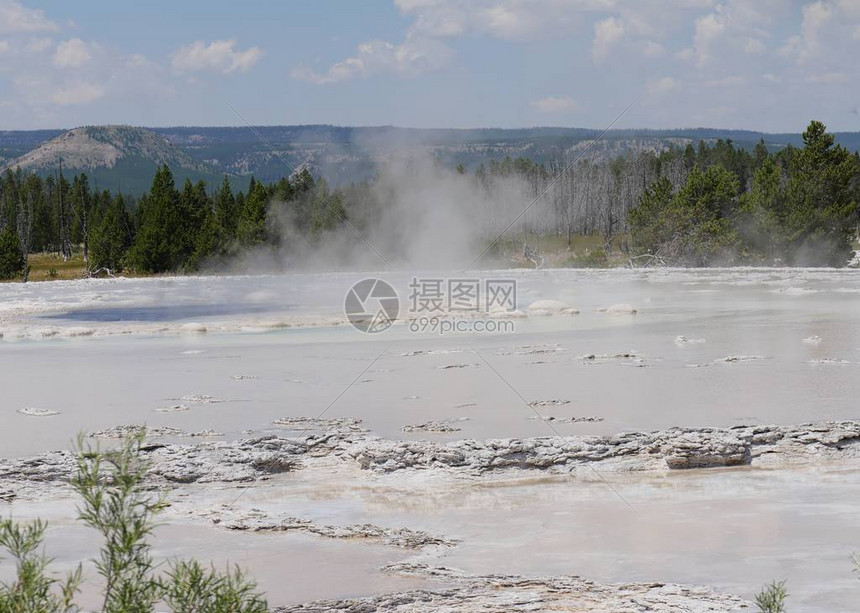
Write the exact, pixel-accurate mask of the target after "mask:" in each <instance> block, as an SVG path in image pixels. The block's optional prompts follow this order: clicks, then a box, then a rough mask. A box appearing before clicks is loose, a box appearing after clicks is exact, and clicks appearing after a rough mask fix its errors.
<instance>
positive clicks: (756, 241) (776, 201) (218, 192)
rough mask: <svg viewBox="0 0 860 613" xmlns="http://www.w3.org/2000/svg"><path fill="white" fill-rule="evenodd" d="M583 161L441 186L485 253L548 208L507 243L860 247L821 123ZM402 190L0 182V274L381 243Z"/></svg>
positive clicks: (688, 252)
mask: <svg viewBox="0 0 860 613" xmlns="http://www.w3.org/2000/svg"><path fill="white" fill-rule="evenodd" d="M579 155H581V151H580V150H577V149H572V150H569V151H568V152H567V153H565V154H564V155H559V156H558V157H557V158H556V159H555V160H553V161H552V162H550V163H544V164H538V163H536V162H534V161H532V160H529V159H526V158H517V159H512V158H509V157H506V158H504V159H502V160H500V161H491V162H490V163H488V164H482V165H480V166H479V167H478V168H477V169H476V170H475V171H474V172H472V173H470V172H467V171H466V170H465V169H464V168H463V167H462V166H460V167H458V168H457V169H456V170H451V171H450V172H448V173H447V175H442V176H443V177H447V178H443V179H440V180H442V181H451V182H452V183H453V182H456V183H458V185H460V186H461V187H464V188H467V189H468V190H469V193H470V194H474V195H475V197H474V198H469V199H468V201H464V202H462V203H456V205H457V206H459V207H472V208H473V209H474V211H473V212H474V214H475V215H474V218H475V219H477V220H478V222H476V223H477V224H478V226H479V227H478V228H476V230H478V231H479V233H478V236H479V237H480V238H479V239H478V244H476V245H475V246H474V247H475V249H474V250H475V252H476V253H478V252H480V250H481V249H483V247H484V246H485V245H486V244H489V243H490V242H491V241H492V240H493V239H494V238H495V237H496V236H498V235H499V234H500V233H501V232H502V231H503V230H504V229H505V228H506V226H507V225H508V224H509V223H510V221H511V220H512V219H514V218H515V217H516V216H517V214H518V213H520V212H521V210H522V208H525V207H526V206H527V205H528V203H529V202H530V201H531V200H533V199H534V198H538V197H539V198H538V201H537V202H536V204H535V205H534V207H533V208H532V210H530V212H529V215H527V216H525V217H524V218H523V219H522V220H520V221H519V222H518V224H517V225H516V226H515V227H514V228H512V230H511V232H520V231H522V232H523V235H529V234H530V235H533V236H557V237H566V239H567V241H568V244H570V241H571V240H572V237H574V236H581V235H588V236H599V237H601V239H602V244H603V248H602V251H603V253H602V256H601V257H600V258H596V259H592V260H590V261H592V262H597V263H602V262H608V261H609V260H608V256H610V255H613V254H614V255H615V256H616V257H618V256H619V254H621V255H623V259H624V260H625V261H630V262H638V263H642V264H651V265H683V266H708V265H716V264H719V265H735V264H746V265H814V266H822V265H828V266H843V265H845V264H846V263H847V262H848V260H849V258H850V255H851V252H852V242H853V241H854V240H856V238H857V229H858V225H860V209H858V202H860V157H858V155H857V153H853V154H852V153H850V152H849V151H848V150H847V149H845V148H844V147H842V146H840V145H837V144H835V141H834V137H833V135H831V134H828V133H827V131H826V129H825V126H824V125H823V124H821V123H820V122H816V121H813V122H811V123H810V124H809V126H808V128H807V129H806V131H805V132H804V133H803V146H802V147H792V146H789V147H786V148H783V149H781V150H780V151H778V152H776V153H773V152H770V151H769V150H768V148H767V147H766V146H765V144H764V143H763V142H761V143H759V145H757V146H756V147H755V148H754V149H752V150H748V149H745V148H742V147H737V146H735V145H734V144H733V143H732V141H730V140H718V141H717V142H716V143H715V144H713V145H709V144H707V143H705V142H700V143H699V144H698V146H693V145H688V146H686V147H684V148H674V149H671V150H668V151H662V152H659V153H655V152H629V153H627V154H626V155H624V156H621V157H617V158H615V159H612V160H610V161H607V162H597V163H595V162H591V161H589V160H588V159H587V158H588V156H587V155H584V156H582V159H579V158H578V157H577V156H579ZM383 174H384V171H380V175H383ZM392 180H393V181H395V182H396V181H403V182H408V181H410V176H409V174H408V173H403V174H402V175H400V176H397V177H394V178H393V179H392V177H388V179H387V183H385V182H384V181H382V179H381V178H380V177H377V179H376V180H374V181H365V182H362V183H357V184H352V185H349V186H346V187H343V188H339V189H331V188H330V187H329V185H328V184H327V183H326V181H325V180H324V179H319V178H317V179H315V178H314V177H312V176H311V174H310V173H309V172H308V170H307V169H304V170H302V171H301V172H298V173H293V174H292V175H291V176H290V177H284V178H281V179H280V180H278V181H275V182H271V183H264V182H261V181H257V180H254V179H252V180H251V182H250V185H249V187H248V189H247V190H244V191H243V190H237V189H234V187H233V186H232V185H231V183H230V180H229V179H228V178H227V177H225V178H224V180H223V181H222V182H221V184H220V185H207V184H206V183H204V182H203V181H198V182H197V183H193V182H191V181H190V180H189V181H186V182H185V183H184V184H183V185H176V183H175V181H174V177H173V174H172V172H171V169H170V168H169V167H168V166H167V165H164V166H162V167H161V168H159V169H158V171H157V172H156V173H155V176H154V178H153V180H152V185H151V188H150V189H149V191H148V192H147V193H145V194H143V195H142V196H140V197H139V198H134V197H129V196H127V195H124V194H122V193H120V192H111V191H108V190H96V189H93V188H92V186H91V185H90V182H89V179H88V177H87V175H86V174H77V175H74V176H73V177H71V178H67V177H66V176H64V175H63V174H62V172H59V171H58V172H57V173H55V174H54V175H53V176H50V175H49V176H47V177H44V178H43V177H40V176H39V175H36V174H26V173H24V172H22V171H20V170H19V171H17V172H13V171H11V170H10V171H6V172H5V173H4V175H3V176H2V178H0V207H2V210H0V276H2V277H3V278H14V277H23V278H24V279H26V277H27V270H28V268H27V257H28V255H29V254H33V253H42V252H53V253H56V254H59V255H60V256H62V257H64V258H68V257H71V256H72V254H73V252H79V253H83V256H84V259H85V262H86V267H87V270H88V271H89V272H90V273H94V272H98V271H109V272H110V273H111V274H113V273H117V272H121V271H133V272H136V273H139V274H151V273H163V272H192V271H195V270H199V269H200V268H201V266H204V265H205V263H207V262H212V261H216V262H217V261H224V260H227V259H229V258H231V257H234V256H236V255H238V254H241V253H243V252H247V251H248V250H252V249H253V250H262V251H271V252H276V253H288V252H290V251H291V250H313V249H317V248H324V247H325V245H326V244H327V243H328V242H329V241H331V240H333V239H334V237H335V236H337V237H338V238H339V239H340V240H351V241H353V242H357V241H358V240H359V239H358V238H357V237H356V236H355V232H351V230H352V229H353V228H354V229H356V230H357V231H358V232H370V231H372V229H373V228H374V227H375V226H378V225H379V224H380V220H381V219H383V218H384V217H385V216H386V215H388V214H389V210H390V207H391V205H392V202H391V200H393V199H396V198H397V196H396V194H393V195H392V193H389V192H391V190H390V189H388V190H386V189H381V188H380V185H381V184H383V183H385V185H388V186H390V185H391V181H392ZM502 194H504V195H505V198H506V200H507V202H508V204H507V205H506V206H502V205H501V204H499V202H500V201H501V199H502V198H501V195H502ZM345 220H349V223H350V224H351V225H352V227H353V228H350V229H349V230H350V231H347V229H346V228H345V225H346V224H345V223H344V221H345ZM344 237H346V238H344ZM481 241H483V242H481ZM397 255H398V254H396V253H395V254H393V255H392V257H396V256H397ZM603 258H607V259H603Z"/></svg>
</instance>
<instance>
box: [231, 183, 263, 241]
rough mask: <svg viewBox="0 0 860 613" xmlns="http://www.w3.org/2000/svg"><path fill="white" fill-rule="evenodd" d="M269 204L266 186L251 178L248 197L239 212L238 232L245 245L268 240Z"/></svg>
mask: <svg viewBox="0 0 860 613" xmlns="http://www.w3.org/2000/svg"><path fill="white" fill-rule="evenodd" d="M268 204H269V194H268V191H267V190H266V187H265V186H264V185H263V184H262V183H260V182H259V181H255V180H254V179H253V178H252V179H251V184H250V186H249V188H248V197H247V198H246V199H245V203H244V206H243V207H242V210H241V211H240V213H239V223H238V225H237V228H236V234H237V236H238V238H239V243H240V244H241V245H243V246H246V247H247V246H252V245H259V244H262V243H264V242H265V241H266V237H267V232H266V213H267V209H268Z"/></svg>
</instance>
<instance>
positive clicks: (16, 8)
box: [0, 0, 59, 34]
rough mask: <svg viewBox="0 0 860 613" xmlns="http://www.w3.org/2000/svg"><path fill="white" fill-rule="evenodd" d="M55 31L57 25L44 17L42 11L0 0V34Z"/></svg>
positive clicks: (12, 0) (8, 0) (11, 1)
mask: <svg viewBox="0 0 860 613" xmlns="http://www.w3.org/2000/svg"><path fill="white" fill-rule="evenodd" d="M57 30H59V27H58V26H57V24H55V23H54V22H53V21H50V20H49V19H48V18H47V17H45V12H44V11H41V10H38V9H29V8H27V7H25V6H24V5H22V4H21V3H20V2H16V1H15V0H0V34H19V33H27V32H55V31H57Z"/></svg>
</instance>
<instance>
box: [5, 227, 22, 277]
mask: <svg viewBox="0 0 860 613" xmlns="http://www.w3.org/2000/svg"><path fill="white" fill-rule="evenodd" d="M25 265H26V262H25V260H24V254H23V253H22V252H21V242H20V241H19V240H18V232H17V231H16V230H15V228H13V227H12V226H11V225H7V226H6V229H5V230H3V231H2V232H0V279H12V278H14V277H17V276H18V275H20V274H21V273H22V272H24V266H25Z"/></svg>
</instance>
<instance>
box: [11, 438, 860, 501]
mask: <svg viewBox="0 0 860 613" xmlns="http://www.w3.org/2000/svg"><path fill="white" fill-rule="evenodd" d="M144 452H145V454H146V455H147V458H148V460H149V461H150V463H151V466H150V475H151V479H152V483H153V484H154V485H158V484H182V483H251V482H254V481H260V480H265V479H268V478H270V477H271V475H273V474H278V473H283V472H288V471H292V470H297V469H299V468H314V467H318V466H321V465H325V466H327V467H328V468H332V467H334V469H337V467H339V466H344V465H345V464H346V465H352V466H355V465H357V466H358V467H360V468H362V469H365V470H368V471H372V472H373V473H377V474H385V473H393V472H396V471H402V470H412V471H431V470H433V471H440V472H441V473H454V474H457V475H459V476H462V477H471V478H478V477H481V476H484V475H490V474H493V473H502V472H504V471H548V472H555V473H570V472H573V471H576V470H577V469H578V468H579V467H582V466H585V465H587V464H591V465H592V466H593V467H598V468H599V469H600V470H601V471H612V470H624V471H647V470H656V471H659V470H679V469H692V468H712V467H722V466H743V465H750V464H752V465H768V466H780V465H792V464H801V463H816V462H831V461H841V460H846V459H852V458H854V459H857V458H860V421H847V422H822V423H818V424H803V425H799V426H738V427H734V428H670V429H667V430H660V431H657V432H628V433H623V434H618V435H615V436H586V437H581V436H570V437H560V436H553V437H537V438H527V439H489V440H480V441H479V440H472V439H464V440H458V441H452V442H448V443H442V442H434V441H427V440H409V441H395V440H384V439H379V438H375V437H371V436H368V435H367V434H365V433H362V432H344V431H337V430H332V431H329V432H325V433H306V434H305V435H299V436H296V437H294V438H285V437H279V436H265V437H258V438H249V439H242V440H238V441H233V442H201V443H198V444H190V445H180V444H161V443H150V444H148V445H146V446H145V447H144ZM74 469H75V462H74V457H73V455H72V454H71V453H70V452H50V453H46V454H42V455H39V456H35V457H30V458H18V459H5V460H0V489H2V488H15V490H16V491H19V492H20V491H21V488H23V489H24V490H26V489H28V488H29V489H30V490H34V488H36V489H38V488H44V487H47V486H49V485H51V484H53V485H62V484H66V483H68V481H69V478H70V476H71V475H72V473H73V472H74Z"/></svg>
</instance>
